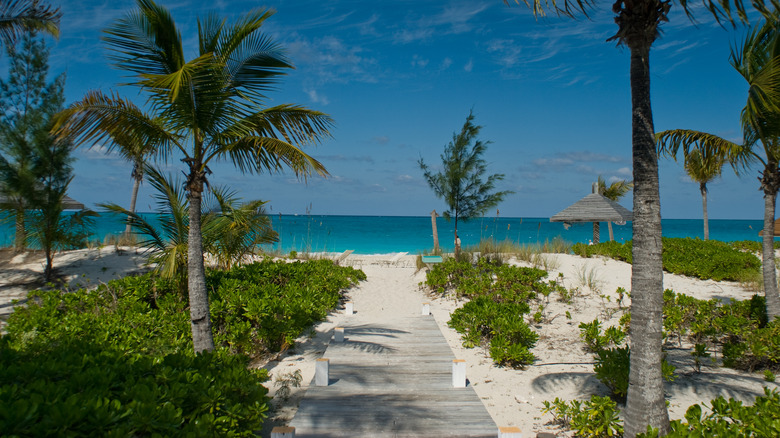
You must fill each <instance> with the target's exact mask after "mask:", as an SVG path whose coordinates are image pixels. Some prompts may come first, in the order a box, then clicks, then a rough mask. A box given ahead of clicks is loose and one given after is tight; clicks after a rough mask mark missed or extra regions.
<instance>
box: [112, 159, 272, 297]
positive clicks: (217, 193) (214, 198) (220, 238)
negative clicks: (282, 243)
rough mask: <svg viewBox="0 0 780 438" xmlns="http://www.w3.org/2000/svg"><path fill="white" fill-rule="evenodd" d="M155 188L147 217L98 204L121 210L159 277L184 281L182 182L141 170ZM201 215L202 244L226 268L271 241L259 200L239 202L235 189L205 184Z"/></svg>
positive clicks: (185, 234)
mask: <svg viewBox="0 0 780 438" xmlns="http://www.w3.org/2000/svg"><path fill="white" fill-rule="evenodd" d="M144 174H145V175H146V179H147V181H148V182H149V184H150V185H151V186H152V188H153V189H154V190H155V192H156V193H155V195H154V198H155V201H156V202H155V204H156V212H157V214H156V215H155V216H154V217H152V218H149V217H147V216H144V215H141V214H138V213H136V212H133V211H130V210H128V209H125V208H124V207H121V206H119V205H117V204H113V203H111V204H101V205H100V206H101V207H102V208H105V209H106V210H108V211H110V212H113V213H117V214H122V215H126V219H125V220H126V222H127V223H128V225H130V226H131V227H132V229H133V232H134V233H135V234H136V235H137V236H139V237H140V238H139V240H138V245H139V246H140V247H142V248H145V249H147V250H148V251H149V252H150V257H149V262H150V263H152V264H153V265H154V267H155V268H154V269H155V271H157V272H158V273H159V274H160V275H161V276H163V277H165V278H170V279H172V280H174V281H176V282H177V283H178V284H179V285H180V286H182V287H183V286H184V285H186V279H187V249H188V235H189V217H188V211H189V201H188V200H187V197H186V195H185V193H184V190H183V188H182V187H183V185H182V182H181V181H180V180H178V179H173V178H171V177H170V176H165V175H163V174H162V173H160V172H159V171H158V170H156V169H155V168H153V167H150V166H147V167H146V168H145V169H144ZM207 195H208V196H207V199H206V202H204V204H203V206H204V208H203V209H202V215H201V229H202V230H203V248H204V251H206V252H207V253H208V254H210V255H211V256H213V257H214V259H215V262H216V264H217V266H218V267H220V268H223V269H229V268H231V267H232V266H235V265H237V264H238V263H239V262H241V261H242V260H244V258H245V257H246V256H249V255H252V254H256V253H257V252H258V251H259V249H260V245H263V244H271V243H275V242H276V241H277V240H278V237H277V233H276V232H275V231H273V229H272V228H271V221H270V219H269V218H268V216H266V214H265V211H264V209H263V204H264V202H263V201H249V202H246V203H242V202H241V199H240V198H238V197H237V196H236V193H235V192H233V191H230V190H228V189H226V188H221V187H211V188H209V191H208V193H207Z"/></svg>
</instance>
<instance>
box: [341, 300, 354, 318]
mask: <svg viewBox="0 0 780 438" xmlns="http://www.w3.org/2000/svg"><path fill="white" fill-rule="evenodd" d="M354 310H355V309H354V307H353V306H352V301H347V302H346V303H344V313H346V314H347V315H352V314H353V313H354Z"/></svg>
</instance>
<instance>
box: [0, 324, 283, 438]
mask: <svg viewBox="0 0 780 438" xmlns="http://www.w3.org/2000/svg"><path fill="white" fill-rule="evenodd" d="M247 364H248V360H247V358H246V357H243V356H230V355H226V354H214V353H206V354H200V355H197V356H195V355H193V354H191V353H173V354H167V355H163V356H149V355H143V354H128V353H127V352H125V351H122V350H118V349H116V348H105V347H104V346H98V345H95V344H91V343H89V342H83V341H81V340H79V339H76V338H74V339H71V340H70V341H69V342H68V341H66V340H64V339H63V340H61V342H59V343H57V344H51V345H48V346H44V345H38V346H37V347H36V348H30V349H25V348H17V347H16V346H15V345H14V343H13V342H11V340H10V339H9V338H7V337H4V338H3V339H2V340H0V430H2V434H3V435H4V436H155V435H156V436H203V437H206V436H227V435H230V436H254V432H253V431H256V430H259V429H260V427H261V426H262V423H263V419H264V418H265V412H266V411H267V408H268V405H267V398H266V392H267V391H266V389H265V387H264V386H263V385H262V382H264V381H266V380H267V372H266V371H265V370H250V369H247Z"/></svg>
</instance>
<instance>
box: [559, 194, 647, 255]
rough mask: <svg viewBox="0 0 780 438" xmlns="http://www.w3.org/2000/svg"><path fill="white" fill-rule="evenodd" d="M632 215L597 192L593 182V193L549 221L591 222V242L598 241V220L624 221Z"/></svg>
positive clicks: (631, 217) (632, 215)
mask: <svg viewBox="0 0 780 438" xmlns="http://www.w3.org/2000/svg"><path fill="white" fill-rule="evenodd" d="M633 217H634V214H633V213H631V211H630V210H628V209H627V208H625V207H623V206H622V205H620V204H618V203H617V202H615V201H612V200H610V199H607V198H606V197H604V196H603V195H601V194H599V193H598V183H593V193H591V194H590V195H588V196H586V197H584V198H582V199H580V200H579V201H577V202H575V203H574V204H572V205H570V206H569V207H567V208H566V209H564V210H563V211H561V212H560V213H557V214H555V215H554V216H553V217H551V218H550V222H564V223H573V222H593V243H599V222H618V223H621V222H622V223H625V222H626V221H630V220H632V219H633Z"/></svg>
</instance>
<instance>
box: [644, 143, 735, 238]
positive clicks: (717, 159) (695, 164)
mask: <svg viewBox="0 0 780 438" xmlns="http://www.w3.org/2000/svg"><path fill="white" fill-rule="evenodd" d="M690 132H692V131H686V130H670V131H663V132H659V133H657V134H656V136H655V138H656V141H657V142H658V147H659V150H663V149H664V146H663V145H665V144H666V143H667V142H669V141H670V140H669V139H671V138H673V137H674V136H675V135H676V134H682V135H685V134H686V133H690ZM720 140H722V139H720ZM731 147H736V145H732V146H729V148H731ZM726 152H727V149H718V148H717V147H708V146H706V145H705V146H704V147H703V148H701V149H692V150H690V151H688V153H687V154H686V155H685V164H684V165H685V171H686V172H687V173H688V176H690V177H691V179H692V180H693V181H694V182H697V183H699V191H700V192H701V204H702V217H703V218H704V240H708V239H709V238H710V225H709V220H708V215H707V183H708V182H710V181H712V180H714V179H715V178H717V177H719V176H720V174H721V172H722V170H723V165H724V164H725V163H726V158H727V157H726ZM675 159H676V157H675Z"/></svg>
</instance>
